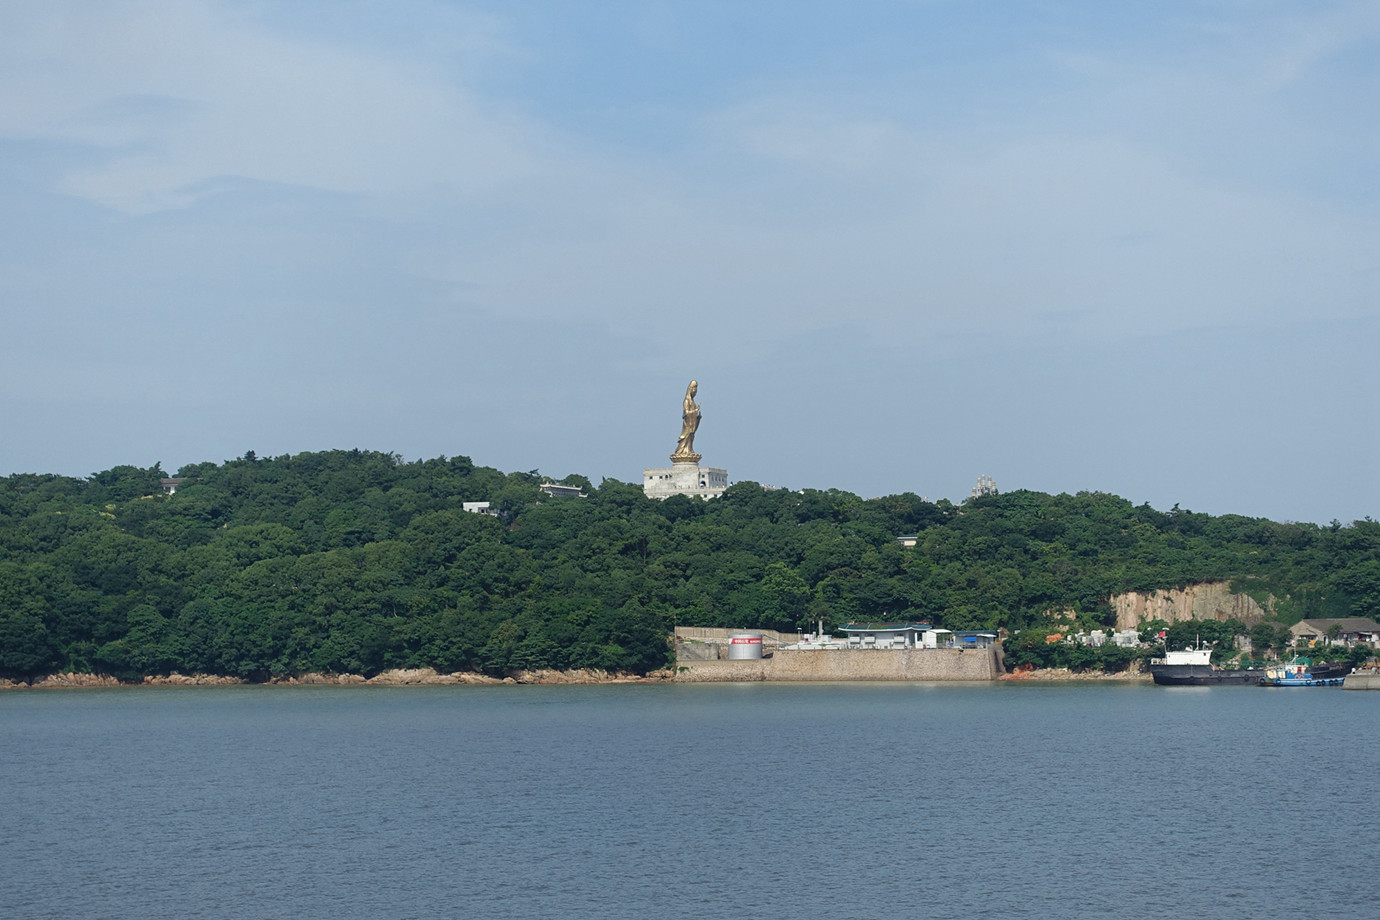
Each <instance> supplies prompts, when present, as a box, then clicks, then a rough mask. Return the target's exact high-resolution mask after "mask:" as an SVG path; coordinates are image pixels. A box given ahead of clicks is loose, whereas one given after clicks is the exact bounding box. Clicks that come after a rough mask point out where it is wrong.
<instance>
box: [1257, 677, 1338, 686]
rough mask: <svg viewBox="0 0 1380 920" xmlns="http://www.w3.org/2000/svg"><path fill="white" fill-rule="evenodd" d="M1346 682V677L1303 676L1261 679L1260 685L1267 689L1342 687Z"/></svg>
mask: <svg viewBox="0 0 1380 920" xmlns="http://www.w3.org/2000/svg"><path fill="white" fill-rule="evenodd" d="M1345 681H1346V678H1345V677H1308V676H1303V677H1275V678H1269V679H1266V678H1261V680H1260V683H1261V684H1263V685H1264V686H1266V687H1340V686H1342V684H1343V683H1344V682H1345Z"/></svg>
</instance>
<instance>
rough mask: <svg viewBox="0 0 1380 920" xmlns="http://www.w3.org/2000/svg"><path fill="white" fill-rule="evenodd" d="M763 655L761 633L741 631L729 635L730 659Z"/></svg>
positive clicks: (735, 659)
mask: <svg viewBox="0 0 1380 920" xmlns="http://www.w3.org/2000/svg"><path fill="white" fill-rule="evenodd" d="M761 657H762V634H761V633H751V632H740V633H733V634H732V635H730V636H729V637H728V659H729V660H730V661H738V660H745V659H749V658H761Z"/></svg>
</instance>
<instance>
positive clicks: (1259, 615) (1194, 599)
mask: <svg viewBox="0 0 1380 920" xmlns="http://www.w3.org/2000/svg"><path fill="white" fill-rule="evenodd" d="M1111 603H1112V608H1113V609H1114V610H1116V628H1117V629H1136V628H1138V627H1139V626H1140V624H1141V623H1143V622H1145V621H1146V620H1164V621H1165V622H1166V623H1178V622H1179V621H1181V620H1231V619H1237V620H1240V621H1241V622H1242V623H1245V624H1246V625H1247V626H1254V625H1255V624H1256V623H1259V622H1260V621H1261V620H1262V619H1264V618H1265V613H1266V611H1265V610H1264V608H1262V607H1261V606H1260V605H1259V604H1257V603H1256V602H1255V601H1254V600H1252V599H1251V598H1250V597H1249V596H1247V595H1245V594H1232V593H1231V589H1230V587H1229V586H1228V585H1227V583H1226V582H1223V581H1218V582H1208V583H1206V584H1201V585H1189V586H1188V587H1187V588H1182V589H1178V588H1174V589H1170V590H1162V591H1150V592H1148V593H1142V592H1139V591H1130V592H1127V593H1126V594H1118V595H1115V596H1114V597H1112V599H1111Z"/></svg>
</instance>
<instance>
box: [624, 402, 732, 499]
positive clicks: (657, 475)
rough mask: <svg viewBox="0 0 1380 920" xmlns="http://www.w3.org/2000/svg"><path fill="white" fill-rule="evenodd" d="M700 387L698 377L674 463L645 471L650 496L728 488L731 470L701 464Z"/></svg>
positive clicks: (708, 494)
mask: <svg viewBox="0 0 1380 920" xmlns="http://www.w3.org/2000/svg"><path fill="white" fill-rule="evenodd" d="M699 390H700V384H699V381H698V380H692V381H690V385H689V386H688V387H686V388H685V399H684V401H683V402H682V403H681V412H680V437H679V438H677V439H676V449H675V450H674V451H672V452H671V463H672V464H673V465H672V466H669V467H658V468H655V469H644V470H643V471H642V491H643V492H644V493H646V495H647V497H648V498H670V497H671V496H672V495H690V496H694V497H696V498H715V497H717V496H719V495H722V494H723V492H724V489H727V488H728V470H725V469H720V468H719V467H714V466H700V460H701V459H702V458H701V456H700V455H699V454H697V453H695V432H696V431H698V430H699V428H700V404H699V403H697V402H695V396H696V394H698V393H699Z"/></svg>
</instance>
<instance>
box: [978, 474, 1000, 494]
mask: <svg viewBox="0 0 1380 920" xmlns="http://www.w3.org/2000/svg"><path fill="white" fill-rule="evenodd" d="M996 494H997V484H996V483H995V482H994V481H993V480H992V477H991V476H988V475H987V474H986V473H983V474H982V475H981V476H979V477H978V481H977V485H975V486H973V498H979V497H981V496H983V495H996Z"/></svg>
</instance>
